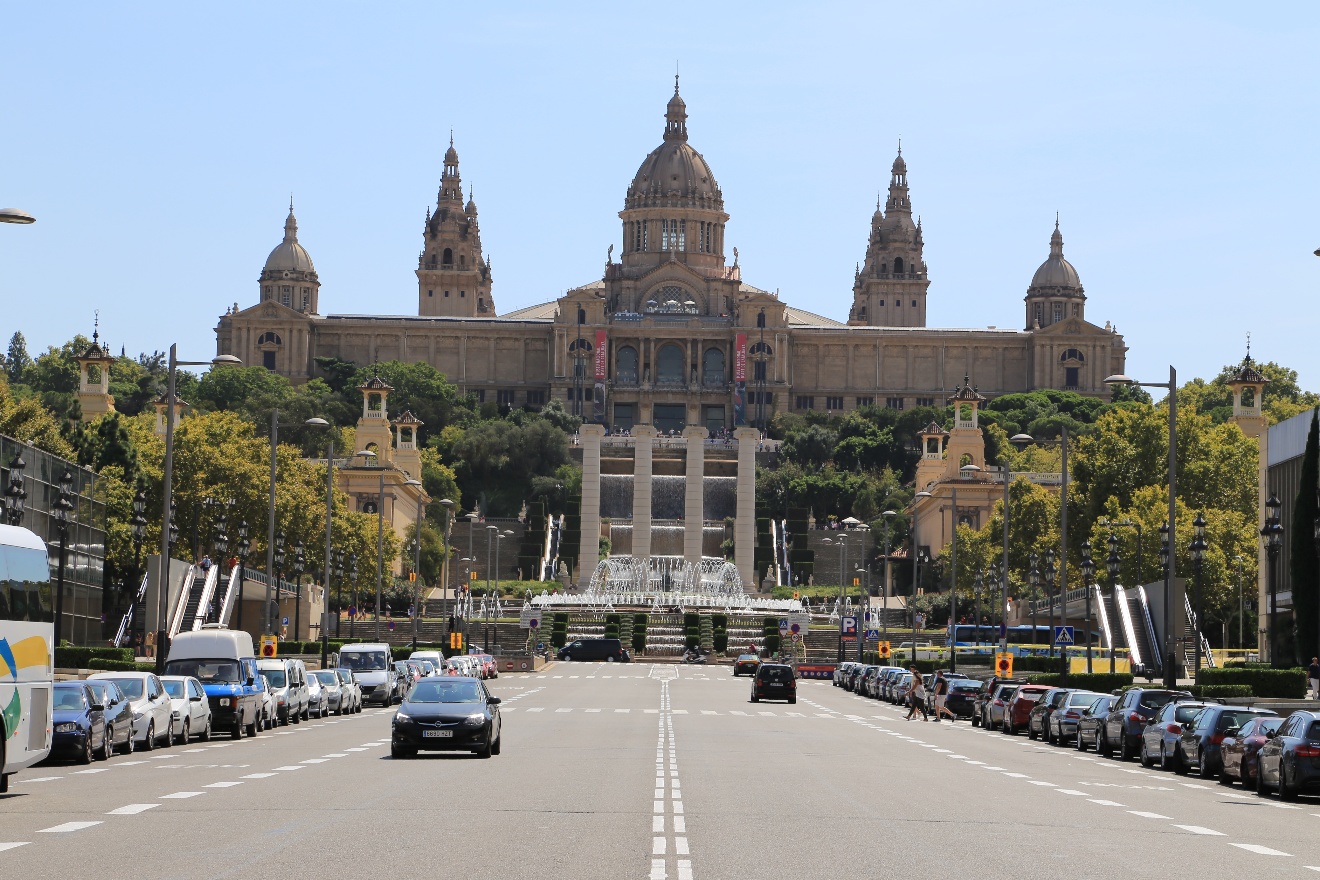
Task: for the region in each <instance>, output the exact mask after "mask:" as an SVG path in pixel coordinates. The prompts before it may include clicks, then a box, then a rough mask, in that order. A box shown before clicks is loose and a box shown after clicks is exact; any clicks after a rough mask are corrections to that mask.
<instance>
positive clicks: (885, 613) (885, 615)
mask: <svg viewBox="0 0 1320 880" xmlns="http://www.w3.org/2000/svg"><path fill="white" fill-rule="evenodd" d="M881 516H882V517H883V518H884V521H885V569H884V604H882V605H881V606H880V625H881V626H882V627H883V628H884V635H883V636H882V638H883V640H884V641H886V642H887V641H889V522H890V520H892V519H893V518H894V517H896V516H898V513H897V512H896V511H893V510H886V511H885V512H884V513H882V514H881Z"/></svg>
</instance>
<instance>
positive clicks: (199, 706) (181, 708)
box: [160, 675, 211, 746]
mask: <svg viewBox="0 0 1320 880" xmlns="http://www.w3.org/2000/svg"><path fill="white" fill-rule="evenodd" d="M160 682H161V684H163V685H164V686H165V693H167V694H169V696H170V711H171V716H172V719H171V720H172V722H173V724H172V727H171V731H170V732H171V735H172V736H174V737H175V738H176V739H177V740H178V741H179V742H181V743H182V744H184V745H185V746H186V745H187V744H188V741H189V740H190V739H192V738H193V737H194V736H195V737H197V738H198V739H200V740H202V741H203V742H206V741H208V740H210V739H211V703H210V701H209V700H207V699H206V690H205V689H204V688H203V687H202V683H201V682H200V681H198V680H197V679H195V678H192V677H191V676H187V675H163V676H161V679H160Z"/></svg>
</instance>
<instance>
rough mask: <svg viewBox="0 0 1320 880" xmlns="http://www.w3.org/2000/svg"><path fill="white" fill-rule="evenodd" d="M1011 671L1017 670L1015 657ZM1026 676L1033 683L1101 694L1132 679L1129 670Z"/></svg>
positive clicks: (1129, 684) (1130, 685) (1127, 685)
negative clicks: (1110, 672)
mask: <svg viewBox="0 0 1320 880" xmlns="http://www.w3.org/2000/svg"><path fill="white" fill-rule="evenodd" d="M1013 672H1014V674H1016V673H1017V672H1018V665H1017V658H1015V659H1014V661H1013ZM1028 677H1029V678H1030V680H1031V681H1032V682H1033V683H1035V684H1047V685H1050V686H1051V687H1070V688H1081V689H1083V690H1088V691H1095V692H1097V693H1101V694H1107V693H1109V692H1110V691H1115V690H1119V689H1120V688H1126V687H1132V680H1133V679H1132V673H1130V672H1115V673H1113V674H1112V675H1111V674H1109V673H1108V672H1093V673H1091V674H1090V675H1088V674H1086V673H1085V672H1071V673H1069V674H1068V675H1067V676H1064V675H1062V674H1061V673H1057V672H1047V673H1042V674H1040V675H1032V676H1028Z"/></svg>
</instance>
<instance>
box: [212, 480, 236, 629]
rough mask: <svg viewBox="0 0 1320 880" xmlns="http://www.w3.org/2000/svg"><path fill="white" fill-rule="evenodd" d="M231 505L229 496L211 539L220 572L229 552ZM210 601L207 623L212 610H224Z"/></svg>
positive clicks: (216, 612)
mask: <svg viewBox="0 0 1320 880" xmlns="http://www.w3.org/2000/svg"><path fill="white" fill-rule="evenodd" d="M233 506H234V500H233V499H232V498H231V499H230V500H229V501H227V502H226V503H225V506H224V507H223V508H222V509H221V511H220V516H219V517H217V518H216V521H215V535H214V537H213V538H212V541H211V543H212V545H213V546H214V547H215V556H216V559H215V565H216V568H217V571H219V572H221V573H222V574H223V573H224V559H225V554H227V553H228V552H229V511H230V509H231V508H232V507H233ZM218 579H219V578H218V577H217V580H218ZM211 601H212V606H213V607H212V608H210V609H207V612H206V622H207V623H212V622H213V621H212V620H211V614H212V612H214V613H215V614H217V615H218V614H220V613H222V612H223V611H224V608H214V602H215V600H214V599H212V600H211Z"/></svg>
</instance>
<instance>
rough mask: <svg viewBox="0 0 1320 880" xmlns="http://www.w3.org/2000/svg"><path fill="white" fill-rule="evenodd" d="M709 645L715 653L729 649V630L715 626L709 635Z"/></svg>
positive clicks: (721, 652)
mask: <svg viewBox="0 0 1320 880" xmlns="http://www.w3.org/2000/svg"><path fill="white" fill-rule="evenodd" d="M710 646H711V647H712V648H714V649H715V653H716V654H723V653H724V652H725V651H727V650H729V631H728V630H726V629H725V628H724V627H722V626H721V627H717V628H716V629H715V630H714V631H713V632H712V633H711V637H710Z"/></svg>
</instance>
